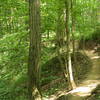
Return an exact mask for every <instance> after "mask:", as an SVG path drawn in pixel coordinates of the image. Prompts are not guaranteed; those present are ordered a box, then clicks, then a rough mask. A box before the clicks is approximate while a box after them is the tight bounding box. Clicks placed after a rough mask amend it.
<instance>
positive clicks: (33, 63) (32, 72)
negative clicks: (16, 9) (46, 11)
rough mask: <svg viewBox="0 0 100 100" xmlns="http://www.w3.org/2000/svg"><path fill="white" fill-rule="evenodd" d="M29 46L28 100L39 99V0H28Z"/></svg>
mask: <svg viewBox="0 0 100 100" xmlns="http://www.w3.org/2000/svg"><path fill="white" fill-rule="evenodd" d="M29 28H30V48H29V62H28V76H29V84H28V90H29V100H41V94H40V91H39V69H40V68H39V61H40V40H41V35H40V2H39V0H29Z"/></svg>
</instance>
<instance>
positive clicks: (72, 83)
mask: <svg viewBox="0 0 100 100" xmlns="http://www.w3.org/2000/svg"><path fill="white" fill-rule="evenodd" d="M65 7H66V25H65V28H66V36H67V59H68V60H67V65H66V67H67V70H68V80H69V82H70V86H71V88H72V89H73V88H76V84H75V81H74V76H73V70H72V61H71V48H70V44H71V32H70V30H69V17H70V10H69V8H70V1H69V0H66V1H65Z"/></svg>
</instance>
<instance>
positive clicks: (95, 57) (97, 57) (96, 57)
mask: <svg viewBox="0 0 100 100" xmlns="http://www.w3.org/2000/svg"><path fill="white" fill-rule="evenodd" d="M99 58H100V56H94V57H92V58H91V59H99Z"/></svg>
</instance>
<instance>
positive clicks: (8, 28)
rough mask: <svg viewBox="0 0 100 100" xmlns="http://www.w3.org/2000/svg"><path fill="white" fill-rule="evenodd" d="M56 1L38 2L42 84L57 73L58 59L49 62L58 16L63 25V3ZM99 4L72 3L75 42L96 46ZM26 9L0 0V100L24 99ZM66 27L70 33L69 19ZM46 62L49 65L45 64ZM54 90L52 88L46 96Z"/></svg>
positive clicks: (22, 1)
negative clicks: (90, 42) (83, 40)
mask: <svg viewBox="0 0 100 100" xmlns="http://www.w3.org/2000/svg"><path fill="white" fill-rule="evenodd" d="M58 1H59V2H58ZM58 1H57V0H41V35H42V43H41V44H43V46H42V49H41V52H42V53H41V66H42V69H41V70H42V73H41V75H43V76H42V79H41V84H42V85H44V84H47V83H49V82H51V81H52V80H55V79H57V78H58V76H56V75H55V74H57V73H58V72H59V71H60V72H61V69H60V68H59V64H58V63H57V62H58V59H53V58H55V55H56V52H55V51H56V48H55V41H56V38H55V36H56V31H57V23H58V14H59V13H61V14H62V16H61V21H62V24H63V23H65V22H63V21H65V19H63V18H64V12H62V9H63V10H65V8H64V7H65V4H64V2H65V1H64V0H58ZM99 5H100V3H99V2H98V0H91V2H90V0H77V2H76V4H74V13H75V20H76V21H75V23H76V25H75V33H74V34H75V39H76V40H78V39H82V38H83V37H84V38H85V40H86V41H88V40H90V41H94V42H95V41H96V42H97V43H100V39H99V36H100V18H99V17H100V14H99ZM28 10H29V7H28V2H27V0H0V100H27V80H28V78H27V62H28V49H29V35H28V33H29V30H28V26H29V25H28ZM70 15H71V14H70ZM70 17H71V16H70ZM69 26H70V30H71V18H70V25H69ZM64 27H65V26H63V25H61V26H60V27H59V28H60V29H61V28H64ZM50 59H53V60H52V61H53V62H52V61H51V62H48V61H49V60H50ZM81 59H82V58H81ZM82 60H83V59H82ZM84 62H85V60H84ZM47 63H48V66H45V65H46V64H47ZM50 64H51V65H53V66H51V65H50ZM86 64H87V63H86ZM49 65H50V66H49ZM83 65H84V64H83ZM83 65H82V66H83ZM54 75H55V76H54ZM54 91H55V90H54V88H52V89H51V90H50V91H49V92H50V93H49V94H51V93H53V92H54ZM98 98H100V96H98Z"/></svg>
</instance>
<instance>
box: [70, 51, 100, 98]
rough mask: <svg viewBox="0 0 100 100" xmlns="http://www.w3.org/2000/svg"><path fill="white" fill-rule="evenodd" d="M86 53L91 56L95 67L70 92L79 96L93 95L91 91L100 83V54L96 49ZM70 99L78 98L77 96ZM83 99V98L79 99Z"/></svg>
mask: <svg viewBox="0 0 100 100" xmlns="http://www.w3.org/2000/svg"><path fill="white" fill-rule="evenodd" d="M85 52H86V54H87V55H88V56H89V57H90V58H91V61H92V63H93V67H92V69H91V70H90V72H89V73H88V76H87V78H86V79H85V80H84V81H83V82H82V83H81V84H80V85H79V87H77V88H76V89H74V90H72V91H70V94H72V95H74V96H79V97H83V98H84V97H86V96H89V95H91V92H92V91H93V90H94V89H95V88H96V87H97V86H98V85H99V84H100V56H99V55H98V54H97V53H94V51H92V50H91V51H85ZM69 100H76V99H75V97H72V98H70V99H69ZM78 100H83V99H78Z"/></svg>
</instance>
